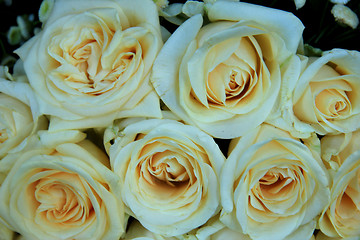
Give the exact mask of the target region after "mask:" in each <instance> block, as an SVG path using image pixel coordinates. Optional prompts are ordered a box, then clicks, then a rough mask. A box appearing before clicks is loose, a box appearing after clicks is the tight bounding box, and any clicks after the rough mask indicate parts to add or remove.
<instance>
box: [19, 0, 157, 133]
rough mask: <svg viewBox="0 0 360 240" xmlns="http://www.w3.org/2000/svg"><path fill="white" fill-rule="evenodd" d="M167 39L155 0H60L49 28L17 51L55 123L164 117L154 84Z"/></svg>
mask: <svg viewBox="0 0 360 240" xmlns="http://www.w3.org/2000/svg"><path fill="white" fill-rule="evenodd" d="M161 46H162V40H161V34H160V25H159V19H158V15H157V11H156V6H155V4H154V3H153V2H152V1H150V0H134V1H127V0H95V1H90V2H89V1H87V0H78V1H71V0H56V1H55V3H54V6H53V9H52V11H51V13H50V16H49V18H48V19H47V21H46V23H45V24H44V27H43V29H42V31H41V32H40V33H39V34H37V35H35V36H34V37H33V38H32V39H30V40H29V41H28V42H26V43H25V44H24V45H23V46H21V48H19V49H18V50H16V53H17V54H18V55H19V56H20V57H21V59H22V60H23V61H24V68H25V71H26V74H27V76H28V77H29V82H30V85H31V87H32V89H33V91H34V92H35V97H36V101H37V102H38V104H39V107H40V110H41V113H42V114H48V115H52V116H53V118H52V119H51V125H50V128H51V129H70V128H90V127H100V126H101V127H106V126H108V125H110V124H111V123H112V121H113V120H114V119H115V118H121V117H128V116H139V115H142V116H151V117H159V116H161V112H160V108H159V99H158V97H157V95H156V93H155V92H154V90H153V88H152V86H151V84H150V83H149V72H150V69H151V67H152V63H153V61H154V59H155V56H156V55H157V53H158V51H159V49H160V48H161Z"/></svg>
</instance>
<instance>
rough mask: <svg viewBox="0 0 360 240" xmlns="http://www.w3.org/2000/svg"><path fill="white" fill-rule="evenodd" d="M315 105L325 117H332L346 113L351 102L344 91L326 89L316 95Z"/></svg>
mask: <svg viewBox="0 0 360 240" xmlns="http://www.w3.org/2000/svg"><path fill="white" fill-rule="evenodd" d="M315 105H316V107H317V109H318V110H319V111H320V112H321V113H322V114H323V115H325V118H327V119H332V118H337V117H339V116H345V115H347V114H348V113H349V112H350V106H351V103H350V100H349V99H348V96H347V95H346V92H345V91H342V90H337V89H326V90H323V91H322V92H320V93H319V94H318V95H317V96H316V98H315Z"/></svg>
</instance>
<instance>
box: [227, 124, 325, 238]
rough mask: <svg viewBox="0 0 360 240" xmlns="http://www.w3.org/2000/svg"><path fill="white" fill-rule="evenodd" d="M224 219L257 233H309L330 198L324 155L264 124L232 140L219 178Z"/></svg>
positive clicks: (277, 235) (303, 235) (295, 235)
mask: <svg viewBox="0 0 360 240" xmlns="http://www.w3.org/2000/svg"><path fill="white" fill-rule="evenodd" d="M220 191H221V203H222V206H223V210H222V213H221V217H220V219H221V221H222V222H224V223H225V224H226V225H227V226H228V227H230V228H231V229H233V230H236V231H240V232H241V231H242V232H243V233H244V234H248V235H249V236H250V237H251V238H252V239H256V240H260V239H261V240H262V239H264V240H265V239H277V240H280V239H287V240H288V239H310V238H311V236H312V234H313V232H314V229H315V225H316V222H315V220H314V218H315V217H316V216H317V215H318V214H320V213H321V211H322V210H323V208H324V207H325V206H326V204H328V201H329V186H328V177H327V174H326V170H325V167H324V166H323V164H322V162H321V159H320V156H317V155H316V154H315V153H312V152H311V151H310V150H309V149H308V148H307V147H306V146H305V145H304V144H302V143H301V142H300V141H298V140H296V139H294V138H292V137H291V136H290V134H289V133H288V132H285V131H282V130H280V129H277V128H275V127H273V126H271V125H267V124H262V125H260V126H259V127H258V128H256V129H255V130H253V131H250V132H248V133H247V134H246V135H244V136H243V137H241V138H237V139H235V140H232V142H231V143H230V155H229V157H228V159H227V160H226V162H225V164H224V167H223V170H222V174H221V180H220Z"/></svg>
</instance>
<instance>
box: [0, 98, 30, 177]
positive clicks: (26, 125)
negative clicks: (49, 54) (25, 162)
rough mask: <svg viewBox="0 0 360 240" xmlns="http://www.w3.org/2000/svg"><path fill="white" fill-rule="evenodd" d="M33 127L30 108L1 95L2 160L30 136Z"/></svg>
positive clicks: (0, 140) (0, 148)
mask: <svg viewBox="0 0 360 240" xmlns="http://www.w3.org/2000/svg"><path fill="white" fill-rule="evenodd" d="M33 127H34V122H33V117H32V115H31V110H30V108H29V107H28V106H27V105H25V104H24V103H22V102H20V101H19V100H17V99H15V98H13V97H11V96H9V95H6V94H4V93H0V159H1V158H3V157H4V156H5V155H6V154H7V153H8V152H9V151H10V150H11V149H13V148H15V147H16V146H18V145H19V144H20V143H21V142H22V141H23V140H24V139H25V138H26V137H27V136H28V135H30V133H31V130H32V129H33ZM0 182H1V181H0Z"/></svg>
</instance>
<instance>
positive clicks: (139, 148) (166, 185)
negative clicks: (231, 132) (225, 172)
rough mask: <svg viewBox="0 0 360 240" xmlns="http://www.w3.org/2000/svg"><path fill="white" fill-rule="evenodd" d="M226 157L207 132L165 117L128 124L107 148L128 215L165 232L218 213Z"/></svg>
mask: <svg viewBox="0 0 360 240" xmlns="http://www.w3.org/2000/svg"><path fill="white" fill-rule="evenodd" d="M109 131H112V128H109ZM224 160H225V157H224V156H223V154H222V153H221V151H220V149H219V147H218V146H217V145H216V143H215V141H214V140H213V139H212V138H211V137H210V136H209V135H207V134H205V133H204V132H202V131H200V130H199V129H197V128H195V127H193V126H189V125H184V124H182V123H180V122H177V121H173V120H165V119H163V120H154V119H153V120H143V121H139V122H136V123H133V124H130V125H128V126H126V127H125V129H123V130H122V131H120V132H119V133H118V137H117V138H115V142H114V144H113V145H112V146H111V147H110V161H111V165H112V168H113V171H114V172H115V173H116V174H117V175H118V176H120V178H121V185H122V186H121V189H122V197H123V200H124V203H125V205H127V207H128V211H129V214H130V215H132V216H134V217H135V218H136V219H137V220H139V221H140V223H141V224H142V225H143V226H144V227H146V228H147V229H149V230H150V231H152V232H154V233H157V234H161V235H164V236H176V235H181V234H184V233H187V232H189V231H190V230H192V229H194V228H196V227H199V226H201V225H202V224H204V223H205V222H206V221H207V220H208V219H209V218H210V217H212V216H213V215H215V214H216V213H217V212H218V211H219V204H220V194H219V180H218V179H219V173H220V170H221V168H222V165H223V163H224Z"/></svg>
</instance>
